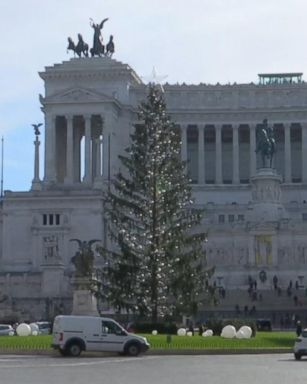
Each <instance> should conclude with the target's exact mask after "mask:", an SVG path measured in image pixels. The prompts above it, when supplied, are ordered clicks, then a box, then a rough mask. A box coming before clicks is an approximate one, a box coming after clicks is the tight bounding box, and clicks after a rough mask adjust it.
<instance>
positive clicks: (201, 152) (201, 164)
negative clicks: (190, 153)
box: [198, 125, 206, 184]
mask: <svg viewBox="0 0 307 384" xmlns="http://www.w3.org/2000/svg"><path fill="white" fill-rule="evenodd" d="M204 130H205V126H200V125H199V126H198V184H205V180H206V179H205V143H204Z"/></svg>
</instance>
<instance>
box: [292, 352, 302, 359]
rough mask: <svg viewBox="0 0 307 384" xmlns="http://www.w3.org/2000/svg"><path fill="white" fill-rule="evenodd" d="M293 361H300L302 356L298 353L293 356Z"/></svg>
mask: <svg viewBox="0 0 307 384" xmlns="http://www.w3.org/2000/svg"><path fill="white" fill-rule="evenodd" d="M294 357H295V360H301V357H302V355H301V354H300V353H295V354H294Z"/></svg>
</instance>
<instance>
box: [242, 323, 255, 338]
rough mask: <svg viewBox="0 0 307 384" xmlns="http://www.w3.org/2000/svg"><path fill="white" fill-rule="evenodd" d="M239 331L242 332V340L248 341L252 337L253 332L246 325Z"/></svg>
mask: <svg viewBox="0 0 307 384" xmlns="http://www.w3.org/2000/svg"><path fill="white" fill-rule="evenodd" d="M239 331H242V332H243V335H244V339H250V338H251V337H252V334H253V331H252V329H251V327H248V326H247V325H243V327H241V328H240V329H239Z"/></svg>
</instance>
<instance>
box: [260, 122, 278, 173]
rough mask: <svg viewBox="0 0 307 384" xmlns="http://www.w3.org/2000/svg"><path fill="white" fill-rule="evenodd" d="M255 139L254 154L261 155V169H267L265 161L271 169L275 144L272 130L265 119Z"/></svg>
mask: <svg viewBox="0 0 307 384" xmlns="http://www.w3.org/2000/svg"><path fill="white" fill-rule="evenodd" d="M256 139H257V145H256V153H258V152H260V153H261V158H262V166H263V168H265V167H267V160H269V167H270V168H272V162H273V156H274V153H275V152H276V143H275V137H274V130H273V128H272V127H270V126H269V125H268V120H267V119H264V120H263V122H262V126H261V127H259V128H258V129H257V132H256Z"/></svg>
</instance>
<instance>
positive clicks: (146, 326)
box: [133, 322, 177, 335]
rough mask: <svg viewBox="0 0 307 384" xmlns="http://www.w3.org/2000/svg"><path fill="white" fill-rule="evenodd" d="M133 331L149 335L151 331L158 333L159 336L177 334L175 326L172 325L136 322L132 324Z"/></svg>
mask: <svg viewBox="0 0 307 384" xmlns="http://www.w3.org/2000/svg"><path fill="white" fill-rule="evenodd" d="M133 328H134V330H135V332H136V333H149V334H150V333H151V332H152V331H153V330H156V331H158V333H159V334H170V335H176V334H177V326H176V324H174V323H147V322H136V323H135V324H134V327H133Z"/></svg>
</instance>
